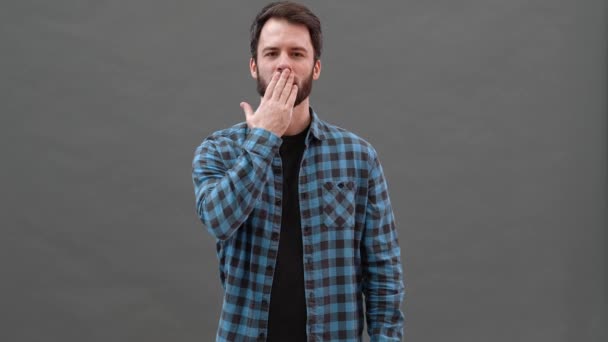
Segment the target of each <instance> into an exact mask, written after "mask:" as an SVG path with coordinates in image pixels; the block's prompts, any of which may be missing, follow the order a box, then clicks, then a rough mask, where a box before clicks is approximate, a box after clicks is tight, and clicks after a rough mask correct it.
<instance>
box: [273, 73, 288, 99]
mask: <svg viewBox="0 0 608 342" xmlns="http://www.w3.org/2000/svg"><path fill="white" fill-rule="evenodd" d="M290 73H291V72H290V70H289V69H285V70H283V72H281V78H279V80H278V81H277V84H276V85H275V86H274V90H273V91H272V98H273V99H274V100H277V101H278V100H279V99H280V98H281V94H282V93H283V88H285V83H286V82H287V78H288V76H289V74H290Z"/></svg>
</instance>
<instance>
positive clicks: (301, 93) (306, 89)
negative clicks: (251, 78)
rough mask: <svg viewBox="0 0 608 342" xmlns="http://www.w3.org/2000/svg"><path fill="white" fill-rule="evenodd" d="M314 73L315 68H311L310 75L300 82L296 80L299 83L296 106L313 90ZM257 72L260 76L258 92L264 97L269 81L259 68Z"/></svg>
mask: <svg viewBox="0 0 608 342" xmlns="http://www.w3.org/2000/svg"><path fill="white" fill-rule="evenodd" d="M312 73H313V70H312V69H311V70H310V75H308V77H307V78H306V79H304V80H303V81H302V82H300V83H297V82H296V84H297V85H298V94H297V95H296V101H295V102H294V104H293V106H294V107H295V106H297V105H299V104H300V103H302V101H304V100H306V98H307V97H308V96H310V92H311V91H312ZM256 74H257V76H258V78H257V79H256V81H257V90H258V94H260V96H262V97H264V94H265V93H266V88H268V81H267V80H265V79H264V78H263V77H261V76H260V73H259V70H256Z"/></svg>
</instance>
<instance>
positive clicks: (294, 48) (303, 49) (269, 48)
mask: <svg viewBox="0 0 608 342" xmlns="http://www.w3.org/2000/svg"><path fill="white" fill-rule="evenodd" d="M276 50H279V48H278V47H274V46H270V47H265V48H263V49H262V52H266V51H276ZM289 50H291V51H302V52H307V51H306V49H305V48H303V47H301V46H296V47H292V48H289Z"/></svg>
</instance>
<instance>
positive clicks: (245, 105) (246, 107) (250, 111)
mask: <svg viewBox="0 0 608 342" xmlns="http://www.w3.org/2000/svg"><path fill="white" fill-rule="evenodd" d="M240 106H241V108H242V109H243V112H245V116H246V117H247V116H251V115H253V109H252V108H251V106H250V105H249V103H247V102H241V104H240Z"/></svg>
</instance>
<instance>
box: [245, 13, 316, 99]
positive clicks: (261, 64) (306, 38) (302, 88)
mask: <svg viewBox="0 0 608 342" xmlns="http://www.w3.org/2000/svg"><path fill="white" fill-rule="evenodd" d="M249 66H250V71H251V76H252V77H253V78H255V79H256V81H257V90H258V93H259V94H260V96H264V93H265V91H266V87H267V86H268V83H269V82H270V79H271V78H272V75H273V73H274V72H275V71H277V70H279V71H281V70H284V69H290V70H291V72H292V73H293V74H294V83H295V84H297V85H298V94H297V97H296V101H295V104H294V106H297V105H299V104H300V103H302V102H303V101H304V100H306V99H307V98H308V96H309V95H310V92H311V90H312V81H313V80H317V79H318V78H319V74H320V72H321V61H318V60H317V61H314V48H313V46H312V42H311V40H310V34H309V33H308V29H307V28H306V26H304V25H298V24H291V23H289V22H288V21H287V20H284V19H276V18H271V19H269V20H268V21H267V22H266V23H265V24H264V27H262V31H261V32H260V39H259V41H258V56H257V61H256V60H254V59H253V58H252V59H251V61H250V64H249Z"/></svg>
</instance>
